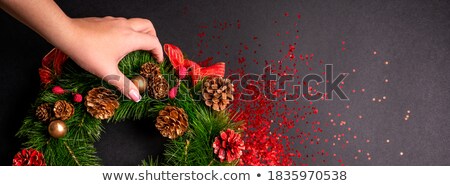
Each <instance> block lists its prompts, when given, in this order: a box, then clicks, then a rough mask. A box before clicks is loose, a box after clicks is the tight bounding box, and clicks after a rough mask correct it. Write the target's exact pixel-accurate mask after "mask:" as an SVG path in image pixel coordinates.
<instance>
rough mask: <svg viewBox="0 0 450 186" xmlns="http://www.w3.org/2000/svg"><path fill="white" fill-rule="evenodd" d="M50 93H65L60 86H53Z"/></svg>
mask: <svg viewBox="0 0 450 186" xmlns="http://www.w3.org/2000/svg"><path fill="white" fill-rule="evenodd" d="M52 92H53V94H56V95H61V94H64V93H65V92H66V91H65V90H64V89H63V88H61V87H60V86H55V87H53V88H52Z"/></svg>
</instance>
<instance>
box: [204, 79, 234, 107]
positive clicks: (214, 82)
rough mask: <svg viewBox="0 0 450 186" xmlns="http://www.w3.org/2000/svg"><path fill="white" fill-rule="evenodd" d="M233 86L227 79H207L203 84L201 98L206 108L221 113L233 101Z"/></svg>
mask: <svg viewBox="0 0 450 186" xmlns="http://www.w3.org/2000/svg"><path fill="white" fill-rule="evenodd" d="M233 92H234V86H233V84H232V83H231V81H230V80H229V79H227V78H222V77H209V78H208V79H206V80H205V81H204V82H203V87H202V97H203V99H204V100H205V104H206V106H208V107H212V109H213V110H216V111H221V110H224V109H225V108H227V106H228V105H229V104H230V103H231V101H233V100H234V96H233Z"/></svg>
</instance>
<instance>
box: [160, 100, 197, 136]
mask: <svg viewBox="0 0 450 186" xmlns="http://www.w3.org/2000/svg"><path fill="white" fill-rule="evenodd" d="M188 126H189V123H188V116H187V114H186V112H185V111H184V109H182V108H178V107H175V106H170V105H169V106H166V107H164V109H163V110H161V111H159V115H158V117H157V118H156V128H157V129H158V130H159V131H160V132H161V135H163V136H164V137H168V138H170V139H175V138H178V137H180V136H182V135H183V134H184V133H185V132H186V130H187V128H188Z"/></svg>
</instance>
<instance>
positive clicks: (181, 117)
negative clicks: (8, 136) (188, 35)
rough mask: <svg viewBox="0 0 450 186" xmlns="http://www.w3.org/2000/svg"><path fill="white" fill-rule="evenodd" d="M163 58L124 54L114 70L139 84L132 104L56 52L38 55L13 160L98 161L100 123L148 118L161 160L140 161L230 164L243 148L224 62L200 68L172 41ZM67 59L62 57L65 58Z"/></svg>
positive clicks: (146, 162)
mask: <svg viewBox="0 0 450 186" xmlns="http://www.w3.org/2000/svg"><path fill="white" fill-rule="evenodd" d="M164 52H165V54H166V55H167V57H168V59H167V58H166V60H165V61H164V62H162V63H157V62H156V61H155V59H154V58H152V56H151V55H150V54H149V53H148V52H145V51H135V52H132V53H130V54H128V55H127V56H125V57H124V58H123V59H122V60H121V62H120V63H119V69H121V71H122V72H123V73H124V74H125V76H126V77H128V78H130V79H132V82H133V83H134V84H135V85H136V86H137V87H138V88H139V91H140V94H141V96H142V99H141V101H140V102H137V103H136V102H133V101H132V100H129V99H127V98H125V97H124V96H123V95H121V94H120V93H119V92H118V91H114V90H115V89H114V87H112V86H111V85H109V84H108V83H106V82H104V81H103V80H102V79H100V78H98V77H96V76H94V75H92V74H90V73H88V72H86V71H85V70H83V69H81V68H80V67H78V66H77V65H76V64H75V63H73V61H70V60H67V59H68V56H67V55H65V54H64V53H63V52H61V51H60V50H58V49H53V50H52V51H50V52H49V53H48V54H47V55H46V56H45V57H44V58H43V60H42V67H41V68H40V69H39V75H40V79H41V83H42V90H41V91H40V93H39V96H38V98H37V100H36V102H35V103H34V104H33V106H32V109H31V111H30V113H29V114H28V115H27V116H26V118H25V119H24V121H23V125H22V127H21V128H20V129H19V131H18V133H17V136H18V137H20V138H24V139H25V142H24V143H23V146H24V148H23V149H22V150H21V151H20V152H18V153H17V154H16V155H15V157H14V159H13V165H17V166H23V165H68V166H74V165H100V164H101V160H100V158H99V157H98V156H97V155H96V149H95V147H94V142H96V141H98V140H100V136H101V134H102V132H103V125H105V124H110V123H115V122H119V121H123V120H141V119H144V118H152V121H154V123H149V125H151V124H153V125H155V126H156V128H157V129H158V130H159V131H160V132H161V135H162V136H164V137H167V138H169V139H170V140H169V142H168V143H167V144H166V145H165V149H164V154H163V157H158V158H149V159H148V160H143V165H236V164H238V163H239V158H240V156H241V155H242V152H243V150H244V149H245V146H244V142H243V140H242V136H241V132H242V130H241V129H242V127H243V126H242V125H243V123H244V122H241V121H236V120H237V119H236V118H237V114H238V113H237V112H231V111H229V110H228V106H229V105H230V104H231V103H232V101H233V100H234V96H233V93H234V87H233V84H232V83H231V81H230V80H229V79H227V78H224V75H225V64H224V63H216V64H214V65H212V66H209V67H201V66H200V65H199V64H198V63H196V62H194V61H191V60H189V59H186V58H185V57H184V56H183V53H182V51H181V50H180V49H179V48H178V47H176V46H174V45H171V44H165V45H164ZM66 61H67V62H66Z"/></svg>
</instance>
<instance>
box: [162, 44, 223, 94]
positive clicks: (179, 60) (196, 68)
mask: <svg viewBox="0 0 450 186" xmlns="http://www.w3.org/2000/svg"><path fill="white" fill-rule="evenodd" d="M164 52H165V53H166V55H167V56H168V57H169V60H170V63H172V66H173V68H174V69H175V70H178V72H179V75H180V77H181V76H183V74H181V73H183V71H184V70H185V69H190V71H189V75H190V76H191V78H192V82H193V83H194V85H196V84H197V82H198V81H199V80H200V79H201V78H203V77H206V76H220V77H223V76H225V63H224V62H219V63H216V64H214V65H211V66H209V67H201V66H200V65H199V64H197V63H196V62H194V61H191V60H189V59H185V58H184V56H183V52H181V49H180V48H178V47H177V46H175V45H172V44H164ZM208 60H211V59H208ZM183 68H185V69H183Z"/></svg>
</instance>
